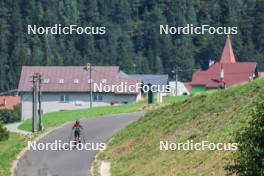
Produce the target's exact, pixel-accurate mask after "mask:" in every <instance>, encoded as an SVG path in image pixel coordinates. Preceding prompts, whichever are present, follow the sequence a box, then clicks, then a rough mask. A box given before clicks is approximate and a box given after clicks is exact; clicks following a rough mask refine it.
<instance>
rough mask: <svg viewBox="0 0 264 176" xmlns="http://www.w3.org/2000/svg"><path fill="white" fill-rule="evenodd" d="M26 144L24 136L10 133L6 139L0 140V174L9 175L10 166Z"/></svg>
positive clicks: (2, 175)
mask: <svg viewBox="0 0 264 176" xmlns="http://www.w3.org/2000/svg"><path fill="white" fill-rule="evenodd" d="M25 146H26V142H25V140H24V136H22V135H19V134H16V133H10V138H9V140H8V141H2V142H0V175H1V176H8V175H10V174H11V173H10V168H11V164H12V162H13V160H15V159H16V156H17V154H18V153H19V152H20V151H21V150H22V149H23V148H24V147H25Z"/></svg>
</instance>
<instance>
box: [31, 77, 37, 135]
mask: <svg viewBox="0 0 264 176" xmlns="http://www.w3.org/2000/svg"><path fill="white" fill-rule="evenodd" d="M32 84H33V86H32V133H34V132H35V131H36V130H37V128H36V127H37V125H36V124H37V123H36V119H37V117H36V116H37V75H36V74H35V73H34V74H33V75H32Z"/></svg>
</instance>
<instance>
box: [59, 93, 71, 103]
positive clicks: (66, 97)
mask: <svg viewBox="0 0 264 176" xmlns="http://www.w3.org/2000/svg"><path fill="white" fill-rule="evenodd" d="M60 102H62V103H68V102H69V96H68V95H61V96H60Z"/></svg>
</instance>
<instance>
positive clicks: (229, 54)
mask: <svg viewBox="0 0 264 176" xmlns="http://www.w3.org/2000/svg"><path fill="white" fill-rule="evenodd" d="M220 63H236V59H235V55H234V52H233V49H232V44H231V41H230V38H229V37H227V39H226V43H225V47H224V49H223V52H222V55H221V58H220Z"/></svg>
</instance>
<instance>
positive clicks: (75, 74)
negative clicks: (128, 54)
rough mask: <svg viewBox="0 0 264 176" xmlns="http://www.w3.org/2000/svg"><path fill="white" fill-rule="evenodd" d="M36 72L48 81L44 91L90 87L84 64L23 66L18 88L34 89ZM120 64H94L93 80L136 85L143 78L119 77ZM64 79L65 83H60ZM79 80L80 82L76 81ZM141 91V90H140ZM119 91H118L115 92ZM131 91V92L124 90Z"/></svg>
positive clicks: (86, 89) (94, 81) (85, 90)
mask: <svg viewBox="0 0 264 176" xmlns="http://www.w3.org/2000/svg"><path fill="white" fill-rule="evenodd" d="M34 73H40V74H42V75H43V78H44V79H48V80H49V82H48V83H46V84H45V83H44V84H42V89H41V90H42V91H43V92H88V91H90V89H89V83H88V79H89V72H87V71H85V70H84V69H83V67H82V66H23V68H22V72H21V76H20V82H19V87H18V90H19V91H20V92H29V91H31V89H32V83H31V82H30V81H31V76H32V75H33V74H34ZM118 73H119V67H118V66H93V67H92V82H93V83H97V84H100V83H101V82H102V80H104V79H105V80H106V81H107V83H106V84H107V85H118V84H120V83H121V82H124V83H125V82H127V84H128V85H135V84H136V83H138V82H141V80H136V79H127V78H119V77H118ZM60 79H63V80H64V83H62V84H59V83H58V82H59V80H60ZM74 80H78V83H74ZM138 91H139V90H138ZM115 93H117V92H115ZM122 93H129V94H131V92H122Z"/></svg>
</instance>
